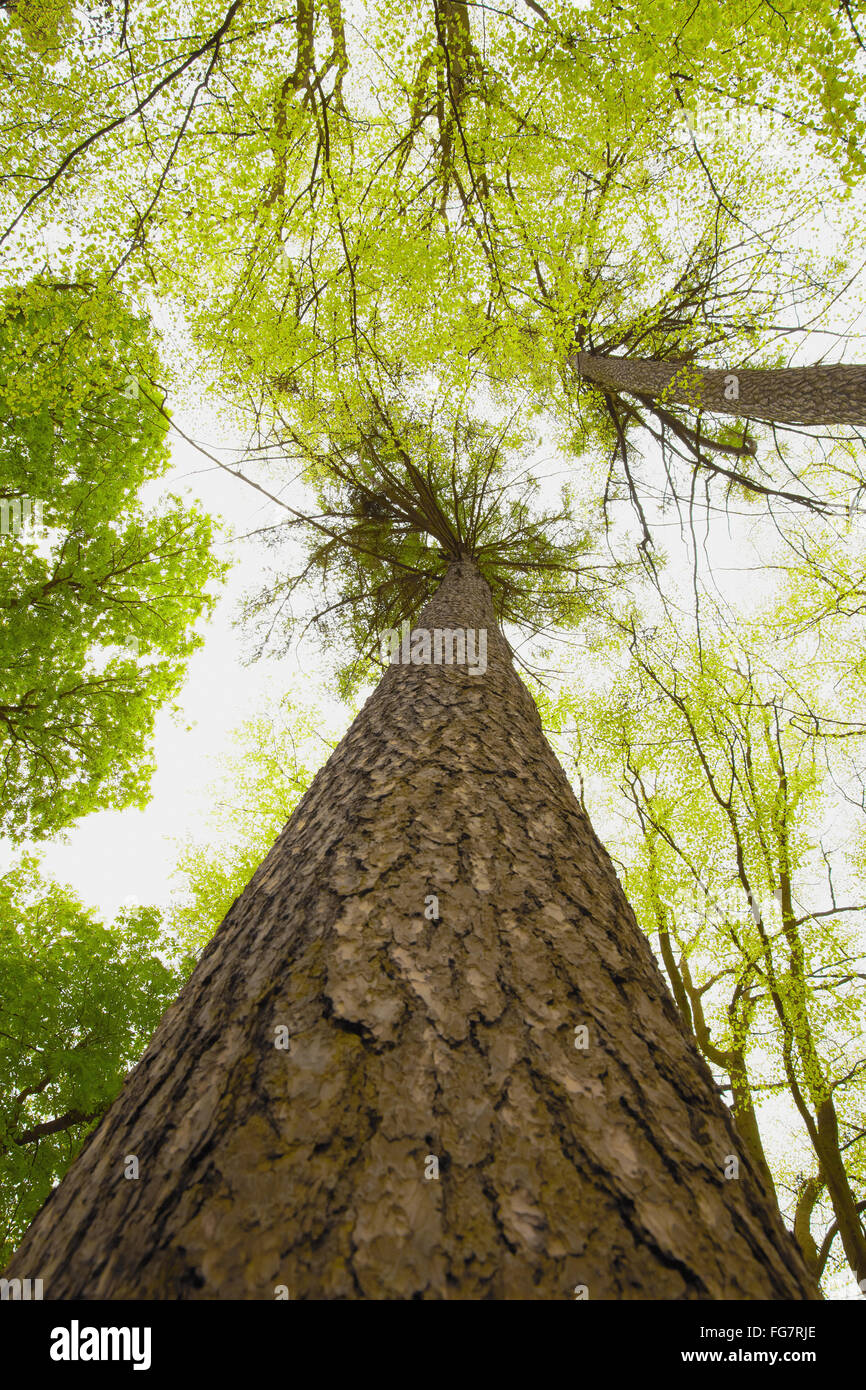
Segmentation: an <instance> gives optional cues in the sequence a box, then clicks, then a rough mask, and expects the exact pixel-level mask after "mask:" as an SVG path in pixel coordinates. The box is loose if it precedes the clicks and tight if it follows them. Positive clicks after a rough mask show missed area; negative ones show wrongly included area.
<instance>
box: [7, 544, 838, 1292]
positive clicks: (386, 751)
mask: <svg viewBox="0 0 866 1390" xmlns="http://www.w3.org/2000/svg"><path fill="white" fill-rule="evenodd" d="M419 626H421V627H425V628H427V629H428V630H429V629H433V628H437V627H438V628H452V629H453V628H455V627H463V628H467V627H469V628H476V629H486V630H487V634H488V657H487V660H488V665H487V671H486V674H483V675H482V674H475V675H472V674H470V672H469V669H468V668H467V667H466V666H459V665H451V666H448V665H438V666H437V665H432V664H431V665H405V666H404V665H393V666H390V667H389V668H388V669H387V671H386V673H385V675H384V677H383V679H382V681H381V682H380V684H379V686H378V688H377V689H376V691H375V693H374V694H373V695H372V696H371V698H370V699H369V700H368V701H367V703H366V705H365V706H364V708H363V709H362V711H361V712H360V714H359V715H358V717H357V719H356V720H355V722H354V723H353V725H352V727H351V728H350V730H349V732H348V733H347V734H346V736H345V738H344V739H343V741H342V742H341V744H340V746H339V747H338V748H337V750H336V751H335V752H334V754H333V755H332V757H331V758H330V759H329V761H328V763H327V764H326V766H325V767H324V768H323V769H322V770H321V772H320V773H319V774H318V776H317V777H316V779H315V781H314V783H313V785H312V786H311V787H310V790H309V791H308V792H307V794H306V796H305V797H304V798H303V800H302V801H301V802H300V804H299V805H298V807H297V809H296V811H295V813H294V814H293V816H292V817H291V819H290V820H289V822H288V824H287V826H286V827H285V829H284V830H283V832H282V833H281V835H280V837H279V838H278V840H277V842H276V844H275V845H274V847H273V849H272V850H271V851H270V853H269V854H268V856H267V858H266V859H265V860H264V862H263V864H262V865H261V866H260V868H259V869H258V870H257V872H256V873H255V875H254V876H253V878H252V880H251V882H250V884H249V886H248V887H247V888H246V890H245V891H244V893H243V894H242V895H241V896H240V898H238V900H237V901H236V902H235V903H234V904H233V906H232V908H231V909H230V911H229V912H228V914H227V916H226V918H225V921H224V922H223V924H222V926H221V927H220V929H219V931H218V932H217V934H216V936H215V937H214V939H213V941H212V942H211V943H210V945H209V946H208V948H207V950H206V951H205V953H204V955H203V956H202V959H201V961H200V962H199V964H198V966H197V968H196V970H195V972H194V973H193V975H192V977H191V978H190V980H189V982H188V983H187V985H186V987H185V989H184V990H183V992H182V994H181V995H180V997H179V999H178V1000H177V1001H176V1003H175V1004H173V1005H172V1007H171V1008H170V1009H169V1010H168V1012H167V1013H166V1015H165V1017H164V1018H163V1020H162V1022H161V1024H160V1026H159V1028H158V1029H157V1032H156V1034H155V1035H154V1038H153V1040H152V1042H151V1044H150V1046H149V1048H148V1050H147V1052H146V1053H145V1055H144V1057H143V1059H142V1061H141V1063H140V1064H139V1066H138V1067H137V1068H136V1069H135V1070H134V1072H133V1073H132V1074H131V1076H130V1077H129V1079H128V1081H127V1083H126V1084H125V1086H124V1089H123V1091H122V1092H121V1094H120V1096H119V1097H118V1099H117V1100H116V1101H115V1103H114V1105H113V1106H112V1107H111V1108H110V1110H109V1111H108V1113H107V1115H106V1116H105V1118H104V1119H103V1121H102V1123H101V1124H100V1125H99V1126H98V1127H97V1129H96V1130H95V1131H94V1133H93V1135H92V1136H91V1137H90V1139H89V1141H88V1142H87V1144H86V1145H85V1147H84V1148H83V1150H82V1152H81V1154H80V1155H79V1157H78V1159H77V1160H76V1162H75V1163H74V1164H73V1165H72V1167H71V1168H70V1170H69V1172H68V1174H67V1176H66V1177H65V1179H64V1180H63V1182H62V1183H61V1184H60V1185H59V1187H58V1188H57V1189H55V1191H54V1192H53V1193H52V1194H51V1196H50V1197H49V1199H48V1201H47V1202H46V1204H45V1206H44V1207H43V1208H42V1210H41V1211H40V1213H39V1215H38V1216H37V1217H36V1219H35V1221H34V1222H33V1224H32V1226H31V1227H30V1230H29V1231H28V1233H27V1235H26V1237H25V1240H24V1242H23V1244H22V1246H21V1247H20V1249H19V1251H18V1252H17V1253H16V1255H15V1257H14V1258H13V1260H12V1263H11V1265H10V1267H9V1269H8V1270H7V1275H11V1276H18V1275H21V1274H24V1273H28V1272H29V1273H31V1274H33V1275H38V1276H40V1277H42V1278H43V1280H44V1289H45V1297H46V1298H115V1299H132V1298H141V1299H147V1298H158V1299H163V1298H165V1299H225V1298H243V1299H272V1298H273V1297H274V1296H275V1289H276V1288H277V1286H280V1285H285V1286H286V1287H287V1289H288V1291H289V1294H290V1296H291V1297H292V1298H301V1299H304V1298H317V1299H341V1298H345V1299H351V1298H373V1299H386V1298H390V1299H409V1298H431V1299H435V1298H443V1299H448V1298H456V1299H485V1298H501V1299H515V1298H531V1299H573V1298H575V1297H576V1296H582V1290H577V1286H583V1288H585V1290H586V1294H587V1295H588V1297H589V1298H591V1299H792V1300H799V1299H810V1298H816V1297H819V1296H820V1295H819V1294H818V1290H817V1286H816V1284H815V1283H814V1281H813V1280H812V1278H811V1276H810V1275H809V1274H808V1272H807V1271H806V1268H805V1266H804V1264H803V1262H802V1259H801V1256H800V1253H799V1251H798V1249H797V1246H796V1244H795V1242H794V1240H793V1238H792V1237H791V1236H790V1235H789V1234H788V1232H787V1231H786V1230H785V1229H784V1226H783V1224H782V1221H781V1218H780V1216H779V1212H778V1209H777V1207H776V1205H775V1203H774V1201H773V1198H772V1195H771V1194H770V1193H769V1192H768V1191H767V1189H766V1188H765V1186H764V1185H763V1183H762V1182H761V1180H760V1178H759V1177H758V1176H757V1175H756V1173H755V1171H754V1168H753V1166H752V1165H751V1164H750V1163H748V1162H745V1161H744V1162H742V1163H741V1164H740V1174H739V1177H738V1178H730V1179H728V1178H726V1177H725V1169H726V1165H728V1171H731V1167H730V1158H729V1156H731V1155H733V1156H737V1155H738V1154H739V1153H740V1152H741V1149H740V1141H739V1140H738V1138H737V1135H736V1130H735V1128H734V1125H733V1123H732V1120H731V1116H730V1114H729V1112H728V1111H727V1110H726V1108H725V1107H724V1105H723V1104H722V1102H721V1100H720V1098H719V1096H718V1094H717V1092H716V1089H715V1087H714V1084H713V1080H712V1077H711V1074H710V1072H709V1069H708V1068H707V1066H706V1064H705V1063H704V1062H703V1060H702V1059H701V1058H700V1056H699V1055H698V1052H697V1050H696V1048H695V1045H694V1043H693V1041H692V1039H691V1038H690V1037H689V1035H688V1032H687V1030H686V1029H685V1027H684V1026H683V1024H682V1022H681V1020H680V1018H679V1015H678V1013H677V1010H676V1008H675V1007H674V1004H673V1002H672V1000H671V998H670V995H669V993H668V991H667V987H666V986H665V984H664V981H663V979H662V976H661V973H660V971H659V969H658V967H657V965H656V963H655V960H654V958H653V956H652V953H651V951H650V948H649V945H648V943H647V942H646V940H645V938H644V937H643V935H642V934H641V932H640V931H639V929H638V927H637V923H636V921H635V918H634V915H633V913H632V911H631V909H630V907H629V906H628V903H627V902H626V899H625V897H624V894H623V892H622V889H621V887H620V884H619V881H618V879H617V877H616V874H615V872H614V870H613V866H612V864H611V861H610V859H609V857H608V855H607V853H606V851H605V850H604V849H603V848H602V846H601V845H600V843H599V842H598V840H597V839H596V837H595V835H594V833H593V830H592V828H591V826H590V824H589V821H588V820H587V818H586V816H585V814H584V813H583V811H582V810H581V808H580V806H579V804H578V802H577V800H576V798H575V796H574V793H573V791H572V789H571V787H570V785H569V783H568V780H567V778H566V776H565V773H564V772H563V770H562V768H561V767H560V765H559V763H558V762H557V760H556V758H555V757H554V755H553V752H552V750H551V748H550V746H549V744H548V743H547V741H546V739H545V737H544V734H543V731H542V727H541V721H540V719H539V716H538V712H537V710H536V708H535V705H534V704H533V702H532V700H531V698H530V696H529V694H528V692H527V690H526V688H525V687H524V686H523V684H522V682H521V681H520V680H519V679H518V677H517V675H516V673H515V671H514V668H513V666H512V663H511V658H510V653H509V649H508V647H507V644H506V642H505V640H504V638H503V637H502V635H501V634H500V633H499V632H498V630H497V627H496V620H495V616H494V612H493V605H492V601H491V595H490V590H489V589H488V587H487V585H486V583H485V581H484V580H483V579H482V578H481V576H480V575H479V573H478V571H477V570H476V568H475V566H474V565H473V564H472V563H471V561H457V562H455V563H453V564H452V565H451V566H450V568H449V570H448V573H447V575H446V577H445V579H444V581H443V583H442V585H441V586H440V588H439V590H438V592H437V593H436V595H435V596H434V598H433V599H432V600H431V602H430V603H429V604H428V605H427V607H426V608H425V610H424V612H423V613H422V614H421V617H420V619H419ZM430 895H437V896H438V911H439V917H438V920H428V918H427V917H425V907H426V910H427V911H428V912H432V911H433V909H434V904H433V903H432V902H430ZM279 1025H286V1026H287V1029H288V1035H289V1047H288V1050H283V1049H281V1048H279V1047H277V1046H275V1037H276V1034H275V1030H276V1029H277V1028H278V1026H279ZM581 1028H586V1030H587V1035H586V1039H585V1041H586V1044H587V1045H586V1046H585V1047H582V1046H580V1044H581V1043H582V1042H583V1041H584V1038H583V1035H582V1034H581V1033H579V1032H576V1030H579V1029H581ZM130 1155H136V1156H137V1158H138V1161H139V1165H140V1167H139V1174H140V1175H139V1177H138V1178H137V1179H127V1178H125V1177H124V1164H125V1162H126V1161H127V1157H128V1156H130ZM433 1159H435V1160H436V1161H437V1162H438V1170H439V1171H438V1177H436V1176H435V1165H434V1164H433V1163H432V1161H431V1160H433ZM425 1174H426V1176H425ZM576 1290H577V1292H576Z"/></svg>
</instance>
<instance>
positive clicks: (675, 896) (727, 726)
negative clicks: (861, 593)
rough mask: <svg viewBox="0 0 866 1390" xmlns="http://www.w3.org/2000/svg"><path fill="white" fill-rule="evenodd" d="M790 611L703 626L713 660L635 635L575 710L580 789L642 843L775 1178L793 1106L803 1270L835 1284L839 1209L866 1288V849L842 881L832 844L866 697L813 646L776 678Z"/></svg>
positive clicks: (640, 893)
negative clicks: (769, 1120) (598, 793)
mask: <svg viewBox="0 0 866 1390" xmlns="http://www.w3.org/2000/svg"><path fill="white" fill-rule="evenodd" d="M791 598H792V595H791V594H790V592H789V593H788V594H787V595H786V596H785V600H784V601H783V603H782V604H780V605H779V607H778V609H777V610H776V611H775V613H772V612H771V613H763V614H761V616H760V618H759V619H758V620H757V621H755V622H754V624H753V627H752V630H751V631H749V630H748V629H746V625H745V623H744V621H743V619H742V617H741V618H740V620H739V624H738V627H739V630H735V631H734V632H733V633H724V632H722V631H720V630H719V629H716V630H715V631H713V630H712V629H711V628H710V626H709V625H708V623H707V621H706V617H705V620H704V622H703V623H702V624H700V625H699V627H698V632H699V637H698V640H697V642H694V640H693V641H691V642H689V641H686V640H684V639H683V638H682V637H679V638H676V637H674V636H673V635H672V634H665V635H664V636H661V635H659V634H655V635H654V636H652V637H648V636H645V635H642V634H638V633H637V632H636V631H634V630H633V631H632V633H631V634H630V637H629V645H630V649H631V655H632V662H631V665H630V666H629V667H628V668H627V670H626V671H625V672H624V673H623V674H622V675H621V676H620V677H619V679H617V680H615V681H613V682H612V683H611V686H610V688H609V689H608V690H607V691H606V692H605V694H604V695H603V696H601V697H598V698H597V699H596V700H595V701H594V702H593V701H592V700H588V699H587V698H585V697H584V696H583V694H581V695H580V696H576V695H575V694H574V693H572V694H570V695H569V696H568V698H567V699H566V700H565V703H564V706H563V708H568V709H570V710H572V711H573V712H575V713H579V718H580V733H579V738H580V744H581V753H580V764H581V767H582V769H583V770H584V771H586V772H589V771H591V770H592V769H593V768H596V769H597V768H601V767H604V768H606V769H607V770H608V771H612V772H613V773H614V775H615V776H616V778H617V781H618V784H619V787H620V789H621V794H622V799H623V801H624V803H625V808H626V809H627V811H628V812H630V820H631V824H632V830H633V834H632V835H630V836H629V837H628V839H627V840H626V843H625V844H624V846H623V853H624V856H625V857H626V858H627V859H628V860H629V861H630V862H629V868H628V870H627V871H626V872H625V883H626V888H627V891H628V893H629V898H630V901H632V902H633V904H634V906H635V910H636V912H637V914H638V918H639V921H640V922H641V924H642V926H643V927H644V930H645V931H646V933H647V935H648V936H650V937H651V938H657V939H658V942H659V946H660V951H661V956H662V959H663V961H664V965H665V970H666V973H667V976H668V979H669V980H670V982H671V986H672V989H673V993H674V997H675V998H676V1000H677V1004H678V1006H679V1009H680V1012H681V1014H682V1016H683V1018H684V1019H685V1021H686V1022H687V1024H688V1026H689V1027H690V1029H691V1030H692V1032H693V1033H694V1036H695V1039H696V1041H697V1043H698V1046H699V1047H700V1049H701V1052H702V1054H703V1055H704V1056H705V1057H706V1058H707V1060H708V1061H709V1062H710V1063H711V1064H712V1065H713V1066H714V1067H715V1068H718V1069H721V1071H722V1072H723V1073H724V1074H726V1076H727V1078H728V1087H729V1089H730V1090H731V1093H732V1096H733V1100H734V1109H735V1115H736V1119H737V1124H738V1127H739V1129H740V1132H741V1134H742V1136H743V1141H744V1144H745V1146H746V1147H747V1149H748V1151H749V1154H750V1159H751V1161H752V1162H753V1163H754V1164H755V1166H756V1168H758V1169H760V1170H761V1171H763V1172H765V1173H766V1174H767V1175H769V1169H768V1166H767V1160H766V1156H765V1153H764V1149H763V1146H762V1143H761V1137H760V1130H759V1124H758V1119H757V1115H756V1109H755V1107H756V1100H757V1099H758V1098H759V1097H760V1093H761V1092H764V1093H766V1092H767V1091H770V1092H771V1093H776V1094H778V1093H779V1092H780V1091H782V1092H783V1093H785V1094H786V1095H787V1097H788V1099H789V1101H790V1103H791V1105H792V1107H793V1108H794V1110H795V1113H796V1114H797V1115H798V1116H799V1119H800V1121H801V1124H802V1126H803V1129H804V1131H805V1135H806V1136H807V1138H808V1143H809V1145H810V1146H811V1148H812V1150H813V1153H814V1160H815V1163H816V1164H817V1174H816V1176H815V1177H814V1178H813V1179H811V1180H810V1181H808V1182H805V1181H803V1180H802V1179H801V1181H800V1183H799V1190H798V1191H797V1193H796V1200H797V1209H796V1217H795V1221H794V1229H795V1232H796V1234H797V1237H798V1240H799V1242H800V1245H801V1249H802V1250H803V1254H804V1258H805V1259H806V1260H807V1263H808V1264H809V1265H810V1267H811V1268H812V1270H813V1272H814V1273H815V1274H816V1275H820V1273H821V1271H822V1268H823V1265H824V1263H825V1261H826V1254H827V1252H826V1251H825V1252H824V1254H823V1257H821V1258H819V1248H818V1245H817V1244H816V1242H815V1239H814V1237H813V1235H812V1231H811V1221H812V1218H813V1215H814V1214H815V1207H816V1203H817V1202H818V1199H819V1198H820V1197H821V1196H822V1194H823V1193H826V1194H827V1197H828V1199H829V1203H830V1215H831V1218H832V1223H833V1224H832V1231H833V1234H839V1235H841V1239H842V1244H843V1248H844V1252H845V1258H846V1260H847V1262H848V1265H849V1267H850V1269H851V1271H852V1272H853V1274H854V1276H855V1278H856V1279H857V1280H858V1282H860V1283H861V1288H862V1287H864V1284H863V1281H864V1278H866V1273H864V1271H866V1234H864V1229H863V1225H862V1221H861V1219H860V1215H859V1213H860V1211H861V1210H863V1209H864V1205H866V1203H864V1200H863V1196H862V1195H861V1193H860V1190H859V1189H860V1188H861V1185H862V1162H863V1140H864V1137H866V1135H864V1130H863V1126H862V1119H861V1117H862V1104H863V1089H862V1080H863V1074H864V1069H866V1051H864V1048H866V1039H864V1037H863V1031H862V1008H861V1006H860V1001H859V998H858V995H859V991H858V989H857V985H858V982H859V978H861V976H862V969H861V968H859V969H858V960H859V959H860V957H861V956H862V947H858V941H857V936H856V933H855V932H854V930H853V928H852V927H851V925H850V922H851V916H852V914H855V920H856V914H861V913H862V912H863V911H864V904H863V901H862V887H861V886H860V883H859V875H858V874H857V873H856V871H855V872H854V873H853V875H852V872H851V871H852V868H854V867H855V865H854V863H853V862H852V855H851V846H849V848H848V854H847V859H848V874H847V876H845V875H844V867H845V866H844V858H845V856H840V853H839V846H838V844H837V843H835V842H836V841H838V839H839V835H838V834H836V835H832V836H828V835H827V834H826V832H825V833H824V834H821V833H819V828H820V825H821V821H822V819H823V821H824V823H825V824H827V823H829V822H832V820H833V819H835V816H833V815H830V814H829V810H830V809H835V813H836V815H837V814H838V807H836V808H832V806H830V807H828V804H827V803H828V798H829V793H830V792H831V791H836V789H837V788H839V789H841V790H842V791H843V794H845V782H846V779H845V776H844V765H843V764H844V761H846V760H847V759H848V758H850V757H852V756H856V754H855V747H856V746H857V744H858V742H859V741H860V740H862V737H863V728H862V725H859V724H858V723H857V722H856V720H852V715H854V714H855V713H856V711H857V709H858V701H857V697H856V696H855V694H854V693H853V691H852V690H848V691H844V693H843V695H842V696H841V697H840V696H839V694H837V687H838V684H839V683H838V682H837V681H835V680H834V679H833V676H834V675H835V670H834V663H833V662H832V659H831V655H830V651H829V649H827V648H825V649H824V650H823V652H822V655H821V660H820V662H819V663H816V661H815V652H814V650H810V651H808V653H807V652H805V651H804V650H803V649H802V643H801V644H800V649H799V650H796V651H795V652H793V653H792V654H791V656H790V659H789V662H788V664H787V668H786V670H785V671H784V672H782V671H780V670H779V668H778V664H777V661H776V653H777V651H778V645H779V643H778V633H779V631H780V629H782V628H783V627H784V626H787V627H788V628H791V627H792V626H794V625H795V623H796V616H795V614H796V610H795V609H794V608H793V606H792V603H791ZM834 655H835V656H836V657H837V660H838V657H839V656H840V655H841V652H840V651H839V650H838V648H837V649H836V650H835V652H834ZM816 666H817V670H816ZM843 690H844V687H843ZM840 739H841V740H842V742H843V743H844V744H845V753H844V754H842V755H840V753H839V752H838V751H837V749H836V748H835V747H834V744H836V743H837V742H838V741H839V740H840ZM822 813H823V815H822ZM816 827H818V828H816ZM861 838H862V836H861ZM629 842H630V843H629ZM853 848H854V849H855V850H856V848H857V839H856V837H855V838H854V844H853ZM840 858H842V859H843V865H842V868H843V881H844V882H845V887H844V888H843V889H841V890H840V889H838V888H837V881H838V878H839V876H840V875H839V864H838V863H836V864H835V866H834V860H839V859H840ZM846 878H847V880H848V881H845V880H846ZM822 879H823V880H824V882H823V883H822ZM770 1040H772V1042H771V1041H770ZM755 1070H757V1077H756V1076H755V1074H754V1072H755ZM776 1077H780V1078H781V1079H780V1080H775V1079H774V1078H776ZM826 1226H827V1227H829V1226H830V1220H829V1219H828V1220H827V1221H826ZM831 1239H832V1237H831ZM827 1248H828V1249H829V1247H827Z"/></svg>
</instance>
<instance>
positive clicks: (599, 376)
mask: <svg viewBox="0 0 866 1390" xmlns="http://www.w3.org/2000/svg"><path fill="white" fill-rule="evenodd" d="M569 362H570V363H571V365H572V366H573V367H574V369H575V370H576V371H577V372H578V373H579V375H580V376H582V377H584V378H585V379H586V380H587V381H592V382H595V383H596V385H598V386H606V387H609V388H610V389H611V390H613V391H628V392H630V393H632V394H634V395H640V396H650V397H652V398H654V399H655V400H657V401H659V404H660V405H686V406H690V407H691V408H692V409H701V410H707V411H711V412H712V413H713V414H716V415H738V416H743V417H748V418H749V419H751V420H771V421H774V422H775V423H776V424H780V425H866V367H859V366H851V367H849V366H833V367H784V368H779V369H777V370H772V371H753V370H751V369H748V368H744V367H731V368H729V369H728V370H726V371H718V370H716V369H711V368H708V367H699V366H695V365H693V364H692V363H682V362H659V361H657V360H656V359H654V358H651V357H601V356H596V355H594V354H591V353H587V352H579V353H575V354H574V355H573V356H572V357H570V358H569Z"/></svg>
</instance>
